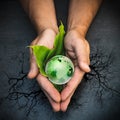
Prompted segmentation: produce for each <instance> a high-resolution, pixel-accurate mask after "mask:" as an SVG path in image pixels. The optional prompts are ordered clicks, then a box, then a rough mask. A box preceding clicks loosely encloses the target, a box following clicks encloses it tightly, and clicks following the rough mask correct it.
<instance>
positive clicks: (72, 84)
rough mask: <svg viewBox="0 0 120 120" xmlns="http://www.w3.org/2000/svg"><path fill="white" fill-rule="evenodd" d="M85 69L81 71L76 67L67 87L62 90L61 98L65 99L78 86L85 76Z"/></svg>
mask: <svg viewBox="0 0 120 120" xmlns="http://www.w3.org/2000/svg"><path fill="white" fill-rule="evenodd" d="M84 73H85V72H83V71H81V70H80V69H79V68H78V67H76V68H75V72H74V75H73V77H72V78H71V80H70V81H69V82H68V83H67V85H66V87H65V88H64V89H63V91H62V92H61V100H62V101H65V100H66V99H67V98H68V97H69V96H70V95H71V94H72V93H73V92H74V91H75V89H76V88H77V86H78V85H79V83H80V82H81V80H82V78H83V76H84Z"/></svg>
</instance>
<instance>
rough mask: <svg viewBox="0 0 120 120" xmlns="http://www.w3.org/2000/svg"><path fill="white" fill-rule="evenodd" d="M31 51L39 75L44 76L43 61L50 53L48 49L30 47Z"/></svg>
mask: <svg viewBox="0 0 120 120" xmlns="http://www.w3.org/2000/svg"><path fill="white" fill-rule="evenodd" d="M30 47H31V48H32V49H33V54H34V55H35V57H36V62H37V66H38V68H39V70H40V73H41V74H42V75H44V76H46V73H45V62H44V61H45V60H46V57H47V55H48V53H49V52H50V49H49V48H47V47H45V46H37V45H35V46H30Z"/></svg>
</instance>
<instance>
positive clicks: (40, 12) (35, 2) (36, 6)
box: [20, 0, 58, 33]
mask: <svg viewBox="0 0 120 120" xmlns="http://www.w3.org/2000/svg"><path fill="white" fill-rule="evenodd" d="M20 1H21V3H22V6H23V8H24V9H25V11H26V13H27V14H28V15H29V17H30V19H31V21H32V23H33V24H34V25H35V28H36V29H37V32H38V33H40V32H42V31H43V30H45V29H53V30H54V31H55V32H57V31H58V28H57V21H56V15H55V8H54V2H53V0H20Z"/></svg>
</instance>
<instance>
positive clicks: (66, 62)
mask: <svg viewBox="0 0 120 120" xmlns="http://www.w3.org/2000/svg"><path fill="white" fill-rule="evenodd" d="M45 72H46V74H47V76H48V79H49V80H50V81H51V82H52V83H54V84H57V85H62V84H65V83H67V82H68V81H69V80H70V79H71V77H72V75H73V73H74V65H73V63H72V61H71V60H70V59H69V58H68V57H66V56H63V55H56V56H54V57H52V58H51V59H50V60H49V61H48V62H47V64H46V67H45Z"/></svg>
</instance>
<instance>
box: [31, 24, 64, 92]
mask: <svg viewBox="0 0 120 120" xmlns="http://www.w3.org/2000/svg"><path fill="white" fill-rule="evenodd" d="M64 35H65V30H64V25H63V23H62V22H61V24H60V26H59V33H58V34H57V35H56V37H55V41H54V47H53V49H49V48H47V47H45V46H38V45H33V46H30V48H32V50H33V53H34V55H35V58H36V63H37V66H38V68H39V71H40V73H41V74H42V75H43V76H46V77H47V75H46V73H45V65H46V63H47V61H48V60H49V59H50V58H52V57H53V56H55V55H63V54H64ZM54 86H55V87H56V88H57V90H58V91H61V90H62V88H63V86H61V85H55V84H54Z"/></svg>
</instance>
